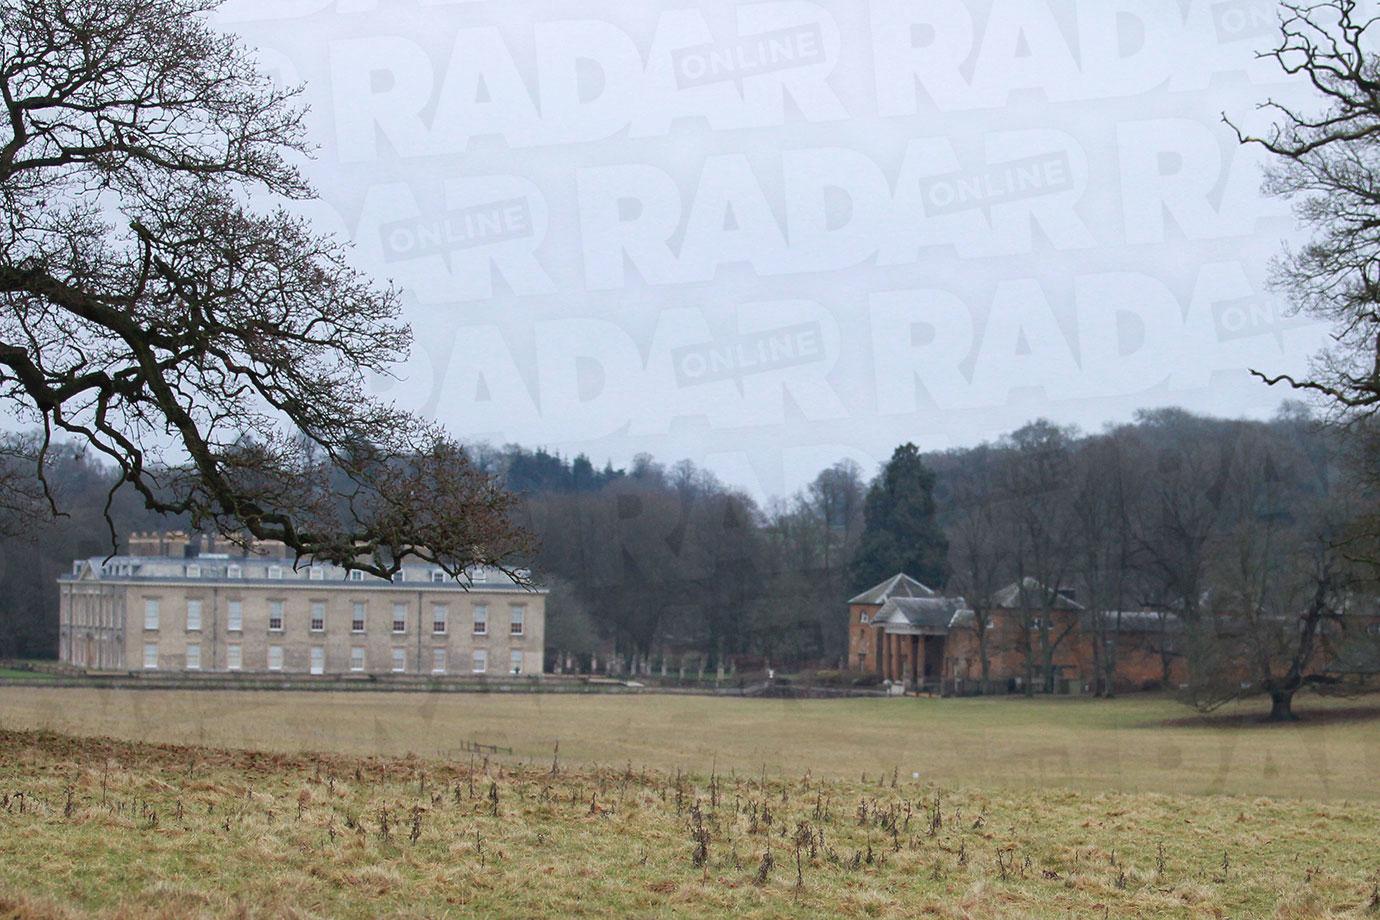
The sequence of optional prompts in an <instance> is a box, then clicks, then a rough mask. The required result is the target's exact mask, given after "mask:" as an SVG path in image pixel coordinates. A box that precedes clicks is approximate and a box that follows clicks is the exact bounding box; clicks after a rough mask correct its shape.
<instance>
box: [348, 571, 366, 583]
mask: <svg viewBox="0 0 1380 920" xmlns="http://www.w3.org/2000/svg"><path fill="white" fill-rule="evenodd" d="M363 580H364V573H363V572H361V571H360V570H359V569H351V570H350V581H363Z"/></svg>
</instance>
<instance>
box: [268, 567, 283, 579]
mask: <svg viewBox="0 0 1380 920" xmlns="http://www.w3.org/2000/svg"><path fill="white" fill-rule="evenodd" d="M268 577H269V578H282V577H283V567H282V566H281V565H270V566H269V567H268Z"/></svg>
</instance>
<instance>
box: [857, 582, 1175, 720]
mask: <svg viewBox="0 0 1380 920" xmlns="http://www.w3.org/2000/svg"><path fill="white" fill-rule="evenodd" d="M985 609H986V621H987V623H988V627H987V653H988V663H989V674H988V686H987V687H985V688H982V687H981V684H982V662H981V653H980V647H979V641H978V631H977V622H976V613H975V612H974V610H973V609H972V607H971V605H970V604H969V603H968V602H967V601H966V600H965V599H964V598H962V597H947V596H944V595H942V594H940V593H939V592H938V591H935V590H934V589H932V588H930V587H928V586H926V585H924V584H921V583H920V582H919V581H917V580H916V579H914V578H911V577H910V576H908V575H905V574H898V575H895V576H893V577H891V578H889V579H887V580H886V581H884V582H882V583H881V584H878V585H874V586H873V587H871V588H869V589H868V590H866V591H864V592H862V593H861V594H859V595H857V596H856V597H853V598H851V599H850V600H849V601H848V667H849V669H850V670H854V671H861V672H864V673H867V674H873V675H876V676H878V677H881V678H882V679H883V680H885V681H889V682H890V683H891V684H892V686H900V687H903V688H905V689H907V690H916V691H930V692H941V693H956V694H963V693H976V692H979V690H980V689H981V690H982V691H983V692H1016V691H1020V690H1023V689H1025V686H1026V684H1027V682H1030V681H1032V680H1033V681H1034V682H1035V683H1036V686H1037V688H1038V687H1039V686H1040V685H1041V682H1042V681H1043V678H1044V667H1043V665H1044V661H1043V655H1042V648H1041V646H1040V638H1039V629H1038V628H1037V627H1038V625H1039V624H1040V618H1041V617H1048V618H1049V623H1048V624H1047V625H1048V629H1047V631H1046V634H1047V635H1049V636H1051V637H1053V638H1054V639H1057V642H1053V641H1052V642H1051V644H1052V645H1054V652H1053V670H1054V673H1055V680H1054V684H1055V687H1054V689H1055V690H1056V691H1058V692H1065V693H1081V692H1086V691H1087V690H1089V689H1091V688H1092V687H1093V686H1094V683H1095V680H1096V676H1097V669H1098V662H1099V656H1098V654H1097V651H1098V650H1097V649H1095V648H1094V644H1095V642H1096V641H1097V636H1098V634H1099V633H1100V634H1101V635H1102V636H1103V637H1104V638H1103V641H1104V642H1107V643H1111V644H1113V645H1114V648H1111V649H1109V651H1110V653H1111V654H1114V655H1115V660H1116V669H1115V678H1114V683H1115V685H1116V689H1117V690H1119V691H1120V690H1132V689H1140V688H1143V687H1148V686H1151V685H1163V684H1165V683H1170V684H1173V683H1175V682H1177V681H1179V680H1181V679H1182V676H1183V662H1182V658H1181V657H1180V656H1179V655H1178V654H1177V651H1176V644H1177V640H1178V636H1177V634H1178V620H1177V618H1176V617H1175V616H1174V615H1173V614H1164V613H1159V612H1156V611H1147V610H1137V611H1125V612H1104V613H1101V614H1098V615H1099V616H1101V617H1103V618H1104V625H1106V626H1107V628H1106V629H1103V630H1097V629H1095V628H1094V627H1095V626H1096V621H1095V620H1093V619H1092V617H1093V614H1092V613H1090V612H1089V611H1087V610H1085V609H1084V608H1083V607H1082V606H1081V605H1080V604H1079V603H1078V602H1077V601H1076V600H1074V598H1073V597H1071V596H1070V594H1069V592H1066V591H1056V592H1047V591H1045V590H1044V589H1043V588H1042V587H1041V586H1040V585H1039V584H1038V583H1036V582H1035V581H1034V580H1033V579H1025V580H1024V581H1023V582H1019V583H1016V584H1012V585H1008V586H1007V587H1006V588H1003V589H1002V590H1000V591H998V592H996V594H995V595H994V596H993V597H992V598H990V599H989V601H988V604H987V605H986V608H985ZM1113 618H1114V620H1113ZM1032 664H1033V667H1032Z"/></svg>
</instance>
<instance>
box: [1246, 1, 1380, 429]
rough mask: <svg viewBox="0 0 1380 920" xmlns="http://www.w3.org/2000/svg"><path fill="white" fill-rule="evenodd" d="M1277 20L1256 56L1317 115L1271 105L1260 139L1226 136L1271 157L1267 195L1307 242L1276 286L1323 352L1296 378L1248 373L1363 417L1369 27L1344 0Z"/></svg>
mask: <svg viewBox="0 0 1380 920" xmlns="http://www.w3.org/2000/svg"><path fill="white" fill-rule="evenodd" d="M1283 10H1284V13H1283V15H1282V16H1281V21H1280V41H1279V42H1278V44H1277V45H1276V46H1275V47H1274V48H1273V49H1272V50H1271V51H1268V52H1266V53H1264V54H1263V55H1261V56H1262V57H1265V58H1270V59H1273V60H1275V61H1276V62H1277V63H1278V64H1279V67H1280V68H1281V69H1282V70H1283V71H1284V72H1285V73H1287V74H1291V75H1295V76H1298V77H1299V78H1300V79H1302V80H1306V81H1307V82H1308V84H1309V85H1310V86H1311V87H1312V88H1313V89H1314V90H1315V91H1316V92H1317V93H1318V94H1319V96H1320V97H1321V98H1320V101H1321V103H1322V111H1320V112H1318V113H1316V114H1314V113H1309V112H1305V111H1302V110H1300V109H1297V108H1293V107H1290V106H1287V105H1284V104H1282V103H1279V102H1276V101H1274V100H1270V101H1268V102H1266V103H1264V104H1263V105H1262V106H1261V108H1262V109H1263V110H1265V111H1266V112H1267V113H1269V114H1270V115H1272V116H1274V117H1275V119H1276V120H1275V123H1274V125H1273V127H1272V128H1271V130H1269V131H1268V132H1266V133H1265V134H1263V135H1255V134H1249V133H1246V132H1245V131H1243V130H1241V129H1240V128H1236V126H1235V125H1233V128H1234V129H1235V130H1236V133H1237V137H1238V138H1239V140H1240V141H1241V142H1242V143H1245V144H1253V145H1257V146H1259V147H1262V148H1264V149H1265V150H1266V151H1268V152H1269V153H1270V154H1271V155H1273V156H1274V158H1275V164H1274V165H1273V166H1272V167H1271V168H1270V170H1269V171H1268V173H1267V178H1266V182H1265V189H1266V191H1268V192H1270V193H1272V194H1275V195H1279V196H1282V197H1285V198H1289V199H1292V200H1293V201H1294V203H1295V212H1296V213H1297V215H1298V217H1299V219H1300V220H1301V221H1302V222H1303V223H1304V225H1305V226H1306V227H1308V228H1309V229H1310V230H1311V231H1312V232H1313V240H1312V241H1311V242H1310V243H1309V244H1308V245H1306V246H1304V247H1303V248H1301V249H1298V250H1295V251H1289V252H1286V253H1285V254H1284V256H1283V257H1282V258H1281V259H1280V260H1279V261H1278V262H1277V265H1276V278H1275V280H1276V283H1277V285H1278V286H1279V287H1280V288H1281V289H1282V290H1283V291H1285V292H1286V293H1288V294H1289V295H1290V296H1291V297H1292V298H1293V299H1294V302H1295V304H1296V306H1297V307H1298V308H1299V309H1301V310H1304V311H1306V312H1308V313H1310V314H1312V315H1314V316H1317V317H1320V318H1323V319H1326V320H1329V321H1330V322H1332V324H1333V326H1334V345H1333V347H1331V348H1330V349H1328V350H1327V351H1325V352H1324V353H1323V354H1321V355H1319V356H1318V357H1317V359H1316V360H1315V362H1314V364H1313V367H1312V370H1311V373H1310V374H1309V375H1308V376H1307V377H1295V376H1292V375H1289V374H1278V375H1271V374H1268V373H1264V372H1261V371H1255V372H1254V373H1255V374H1256V376H1258V377H1260V378H1261V379H1262V380H1264V381H1266V382H1267V383H1269V384H1272V385H1273V384H1278V383H1284V384H1288V385H1289V386H1292V387H1294V388H1296V389H1300V390H1306V391H1310V392H1313V393H1317V394H1320V395H1321V396H1323V397H1325V398H1326V399H1327V400H1329V401H1330V402H1331V403H1332V404H1333V405H1335V406H1337V407H1338V408H1340V409H1341V410H1342V412H1343V414H1362V415H1369V414H1372V413H1374V412H1375V411H1376V409H1377V408H1380V309H1377V308H1378V307H1380V220H1377V208H1380V159H1377V157H1378V156H1380V146H1378V145H1377V140H1380V90H1378V89H1377V88H1380V62H1377V58H1376V57H1375V56H1374V55H1373V54H1371V53H1370V52H1369V51H1368V50H1367V48H1366V46H1367V45H1368V44H1369V43H1371V39H1372V37H1373V35H1372V31H1373V30H1372V27H1373V26H1374V24H1375V22H1376V20H1375V19H1373V18H1370V17H1363V16H1358V5H1357V3H1356V2H1355V0H1323V2H1317V3H1307V4H1299V3H1285V4H1283ZM1228 124H1231V122H1230V121H1229V120H1228Z"/></svg>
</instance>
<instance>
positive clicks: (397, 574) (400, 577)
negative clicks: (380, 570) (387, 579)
mask: <svg viewBox="0 0 1380 920" xmlns="http://www.w3.org/2000/svg"><path fill="white" fill-rule="evenodd" d="M393 580H394V581H407V578H406V576H405V575H404V574H403V571H402V569H398V571H396V572H394V573H393Z"/></svg>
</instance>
